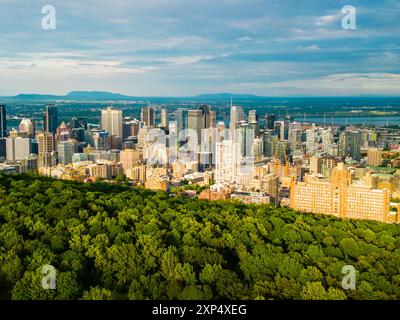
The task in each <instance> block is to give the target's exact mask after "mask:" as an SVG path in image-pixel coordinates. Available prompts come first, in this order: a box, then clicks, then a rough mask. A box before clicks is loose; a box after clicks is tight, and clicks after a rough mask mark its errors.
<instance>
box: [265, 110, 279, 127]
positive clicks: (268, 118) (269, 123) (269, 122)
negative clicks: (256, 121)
mask: <svg viewBox="0 0 400 320" xmlns="http://www.w3.org/2000/svg"><path fill="white" fill-rule="evenodd" d="M275 121H276V114H268V113H267V114H266V115H265V127H266V128H267V129H273V128H274V122H275Z"/></svg>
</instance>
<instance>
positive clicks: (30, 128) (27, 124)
mask: <svg viewBox="0 0 400 320" xmlns="http://www.w3.org/2000/svg"><path fill="white" fill-rule="evenodd" d="M18 129H19V131H20V132H26V134H27V135H28V137H30V138H33V137H34V136H35V125H34V123H33V122H32V120H31V119H27V118H25V119H22V120H21V122H20V124H19V128H18Z"/></svg>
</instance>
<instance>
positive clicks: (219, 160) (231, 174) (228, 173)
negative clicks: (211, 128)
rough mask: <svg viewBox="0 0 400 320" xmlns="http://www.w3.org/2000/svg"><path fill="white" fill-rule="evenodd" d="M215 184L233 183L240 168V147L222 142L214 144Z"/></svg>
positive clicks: (226, 141) (225, 141)
mask: <svg viewBox="0 0 400 320" xmlns="http://www.w3.org/2000/svg"><path fill="white" fill-rule="evenodd" d="M215 162H216V163H215V182H216V183H234V182H235V181H236V178H237V175H238V171H239V166H240V145H239V143H236V142H234V141H230V140H224V141H222V142H217V144H216V161H215Z"/></svg>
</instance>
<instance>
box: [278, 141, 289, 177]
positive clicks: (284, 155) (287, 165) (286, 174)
mask: <svg viewBox="0 0 400 320" xmlns="http://www.w3.org/2000/svg"><path fill="white" fill-rule="evenodd" d="M280 145H281V146H282V151H283V158H284V160H285V176H286V177H287V176H289V161H288V159H287V156H286V148H285V144H284V143H282V144H280ZM277 155H278V148H276V149H275V156H274V173H275V175H276V174H277V173H278V159H277Z"/></svg>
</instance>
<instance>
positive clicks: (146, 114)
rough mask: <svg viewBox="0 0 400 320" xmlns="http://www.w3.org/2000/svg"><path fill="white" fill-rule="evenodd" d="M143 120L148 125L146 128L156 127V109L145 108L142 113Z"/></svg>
mask: <svg viewBox="0 0 400 320" xmlns="http://www.w3.org/2000/svg"><path fill="white" fill-rule="evenodd" d="M141 120H142V121H143V122H144V123H145V124H146V126H148V127H154V126H155V123H156V122H155V111H154V107H152V106H147V107H143V108H142V113H141Z"/></svg>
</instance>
